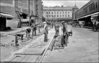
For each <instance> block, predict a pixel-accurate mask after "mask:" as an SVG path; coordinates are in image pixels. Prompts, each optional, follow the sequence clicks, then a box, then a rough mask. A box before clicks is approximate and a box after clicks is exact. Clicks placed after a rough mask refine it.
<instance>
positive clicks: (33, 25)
mask: <svg viewBox="0 0 99 63" xmlns="http://www.w3.org/2000/svg"><path fill="white" fill-rule="evenodd" d="M34 27H35V21H34V20H33V19H32V20H31V29H32V38H33V36H34V31H35V30H34Z"/></svg>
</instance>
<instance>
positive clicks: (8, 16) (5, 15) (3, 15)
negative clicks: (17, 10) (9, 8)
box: [0, 13, 14, 19]
mask: <svg viewBox="0 0 99 63" xmlns="http://www.w3.org/2000/svg"><path fill="white" fill-rule="evenodd" d="M0 17H5V18H8V19H9V18H10V19H11V18H14V17H13V16H12V15H10V14H5V13H0Z"/></svg>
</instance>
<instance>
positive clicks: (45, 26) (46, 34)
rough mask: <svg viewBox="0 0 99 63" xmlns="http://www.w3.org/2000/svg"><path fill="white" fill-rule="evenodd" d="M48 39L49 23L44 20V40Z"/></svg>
mask: <svg viewBox="0 0 99 63" xmlns="http://www.w3.org/2000/svg"><path fill="white" fill-rule="evenodd" d="M47 41H48V24H47V23H46V22H44V42H47Z"/></svg>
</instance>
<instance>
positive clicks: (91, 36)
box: [43, 28, 99, 63]
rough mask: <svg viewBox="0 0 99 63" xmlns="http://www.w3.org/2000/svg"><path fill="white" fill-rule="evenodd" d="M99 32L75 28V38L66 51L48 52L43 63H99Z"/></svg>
mask: <svg viewBox="0 0 99 63" xmlns="http://www.w3.org/2000/svg"><path fill="white" fill-rule="evenodd" d="M98 35H99V32H93V31H91V29H85V28H73V36H72V37H70V38H69V44H68V46H67V47H65V48H64V49H54V50H53V51H49V52H47V54H46V56H45V57H44V59H43V62H49V63H52V62H99V55H98V53H99V43H98V42H99V41H98V38H99V37H98Z"/></svg>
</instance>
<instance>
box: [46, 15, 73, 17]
mask: <svg viewBox="0 0 99 63" xmlns="http://www.w3.org/2000/svg"><path fill="white" fill-rule="evenodd" d="M46 17H47V18H68V17H72V16H71V15H46Z"/></svg>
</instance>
